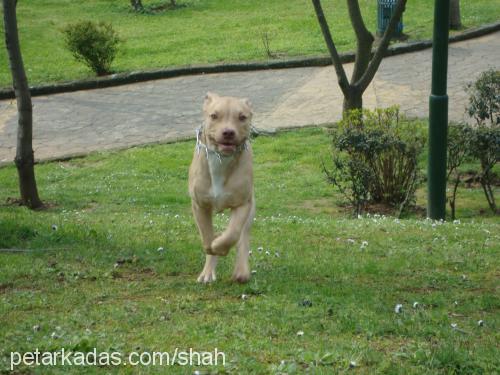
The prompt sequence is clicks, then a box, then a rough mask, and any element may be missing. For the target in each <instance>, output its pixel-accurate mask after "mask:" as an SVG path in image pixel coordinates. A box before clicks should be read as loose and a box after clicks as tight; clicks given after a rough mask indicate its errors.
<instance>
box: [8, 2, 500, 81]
mask: <svg viewBox="0 0 500 375" xmlns="http://www.w3.org/2000/svg"><path fill="white" fill-rule="evenodd" d="M178 2H179V4H182V5H186V6H185V7H180V8H178V9H175V10H169V11H166V12H163V13H159V14H155V15H145V14H135V13H133V12H132V11H131V8H130V2H129V1H128V0H86V1H80V2H78V1H74V0H57V1H54V0H51V1H49V0H45V1H39V0H22V1H19V4H18V23H19V30H20V39H21V45H22V52H23V57H24V62H25V67H26V70H27V73H28V78H29V81H30V83H31V84H40V83H45V82H54V81H63V80H69V79H81V78H86V77H90V76H92V72H90V71H89V69H88V68H86V67H85V66H84V65H82V64H80V63H77V62H75V61H74V59H73V57H72V56H71V54H70V52H68V51H67V50H66V49H65V47H64V43H63V38H62V34H61V28H62V27H64V26H65V25H67V24H68V23H72V22H76V21H81V20H88V19H90V20H96V21H101V20H102V21H110V22H112V24H113V26H114V27H115V29H116V30H117V31H118V33H119V34H120V35H121V36H122V38H123V39H125V43H124V44H123V46H122V49H121V52H120V53H119V54H118V56H117V58H116V61H115V63H114V64H113V69H115V71H116V72H124V71H133V70H141V69H153V68H160V67H170V66H178V65H187V64H201V63H217V62H235V61H247V60H265V59H267V55H266V52H265V49H264V46H263V43H262V36H263V34H265V33H267V35H268V36H269V40H270V49H271V51H272V52H273V53H277V54H278V55H280V56H301V55H317V54H325V53H327V50H326V47H325V44H324V41H323V38H322V36H321V32H320V29H319V26H318V24H317V21H316V18H315V15H314V11H313V7H312V4H311V2H310V1H308V0H293V1H290V0H275V1H267V0H252V1H248V0H232V1H227V0H179V1H178ZM152 3H155V2H152V1H148V0H145V1H144V4H146V5H148V4H152ZM323 3H324V8H325V12H326V14H327V17H328V20H329V22H330V25H331V28H332V33H333V36H334V39H335V42H336V44H337V48H338V49H339V50H340V51H348V50H353V49H354V35H353V32H352V28H351V25H350V22H349V18H348V15H347V9H346V5H345V4H346V2H345V1H343V0H325V1H323ZM360 4H361V7H362V12H363V14H364V16H365V21H366V24H367V26H368V28H369V29H370V30H372V31H373V32H374V31H375V29H376V2H375V0H362V1H360ZM433 4H434V1H432V0H418V1H417V0H410V1H409V2H408V5H407V9H406V12H405V13H404V25H405V29H404V31H405V33H406V34H408V35H409V36H410V40H419V39H427V38H430V37H431V34H432V19H433ZM461 12H462V20H463V24H464V25H465V27H473V26H478V25H480V24H483V23H488V22H494V21H498V20H500V0H468V1H466V0H462V1H461ZM2 33H3V29H2ZM3 40H4V37H3V35H2V41H3ZM10 85H11V77H10V72H9V71H8V62H7V56H6V51H5V48H0V87H6V86H10Z"/></svg>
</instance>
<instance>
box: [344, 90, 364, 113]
mask: <svg viewBox="0 0 500 375" xmlns="http://www.w3.org/2000/svg"><path fill="white" fill-rule="evenodd" d="M342 108H343V112H344V113H346V112H348V111H351V110H353V109H359V110H361V109H363V92H361V91H360V90H356V89H355V88H353V87H351V89H350V90H349V94H348V95H347V96H344V103H343V107H342Z"/></svg>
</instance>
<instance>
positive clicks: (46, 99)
mask: <svg viewBox="0 0 500 375" xmlns="http://www.w3.org/2000/svg"><path fill="white" fill-rule="evenodd" d="M431 53H432V51H431V50H430V49H428V50H424V51H420V52H415V53H408V54H404V55H399V56H394V57H389V58H386V59H384V60H383V62H382V64H381V66H380V69H379V71H378V72H377V74H376V76H375V79H374V81H373V82H372V84H371V85H370V87H369V88H368V89H367V92H366V93H365V95H364V104H365V106H366V107H369V108H373V107H375V106H378V107H386V106H389V105H393V104H398V105H400V106H401V109H402V110H403V111H404V112H405V113H406V114H407V115H409V116H412V117H427V114H428V97H429V92H430V77H431ZM345 67H346V70H347V71H349V72H350V71H351V70H352V64H346V65H345ZM488 68H496V69H499V68H500V32H497V33H494V34H490V35H487V36H484V37H481V38H478V39H473V40H468V41H464V42H459V43H454V44H451V45H450V48H449V70H448V77H449V78H448V86H449V87H448V93H449V96H450V104H449V109H450V111H449V117H450V119H451V120H464V119H465V115H464V108H465V105H466V101H467V95H466V93H465V91H464V86H465V84H466V83H467V82H470V81H471V80H474V79H475V77H477V75H478V73H480V72H482V71H484V70H486V69H488ZM207 91H214V92H217V93H220V94H224V95H235V96H246V97H248V98H250V99H251V101H252V102H253V104H254V108H255V121H254V125H255V126H257V127H259V128H268V129H270V128H279V127H290V126H301V125H308V124H324V123H329V122H333V121H336V120H338V119H339V118H340V114H341V109H342V95H341V92H340V89H339V88H338V85H337V82H336V77H335V74H334V70H333V68H332V67H331V66H330V67H318V68H296V69H285V70H267V71H255V72H244V73H223V74H209V75H199V76H187V77H179V78H172V79H164V80H157V81H149V82H144V83H136V84H131V85H125V86H120V87H113V88H106V89H100V90H90V91H80V92H73V93H66V94H57V95H50V96H40V97H35V98H33V104H34V108H33V115H34V150H35V156H36V157H37V159H47V158H54V157H62V156H66V155H74V154H81V153H88V152H91V151H96V150H108V149H115V148H123V147H129V146H133V145H139V144H145V143H154V142H164V141H168V140H173V139H177V138H180V137H186V136H192V135H194V129H195V128H196V127H197V126H198V125H199V124H200V123H201V102H202V99H203V96H204V94H205V93H206V92H207ZM16 121H17V119H16V108H15V101H0V163H2V162H7V161H11V160H13V158H14V154H15V145H16V138H15V137H16V126H17V124H16Z"/></svg>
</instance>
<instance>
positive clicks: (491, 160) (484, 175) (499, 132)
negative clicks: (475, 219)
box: [471, 125, 500, 213]
mask: <svg viewBox="0 0 500 375" xmlns="http://www.w3.org/2000/svg"><path fill="white" fill-rule="evenodd" d="M471 155H472V156H473V157H474V158H476V159H477V160H479V162H480V163H481V172H480V173H479V174H478V177H479V182H480V183H481V186H482V187H483V191H484V194H485V196H486V200H487V201H488V205H489V206H490V208H491V210H492V211H493V213H497V212H498V211H497V206H496V202H495V195H494V191H493V190H494V188H493V186H494V183H495V177H496V176H495V174H494V173H493V168H494V167H495V165H496V164H497V163H498V161H499V160H500V125H496V126H492V127H486V126H479V127H477V128H475V129H474V132H473V136H472V147H471Z"/></svg>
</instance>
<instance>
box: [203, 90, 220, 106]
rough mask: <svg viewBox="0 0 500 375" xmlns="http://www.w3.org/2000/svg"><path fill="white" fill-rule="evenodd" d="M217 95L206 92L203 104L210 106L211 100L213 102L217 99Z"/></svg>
mask: <svg viewBox="0 0 500 375" xmlns="http://www.w3.org/2000/svg"><path fill="white" fill-rule="evenodd" d="M218 97H219V95H217V94H215V93H213V92H210V91H209V92H207V94H206V95H205V102H204V104H205V105H207V104H210V103H211V102H212V100H214V99H215V98H218Z"/></svg>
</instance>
